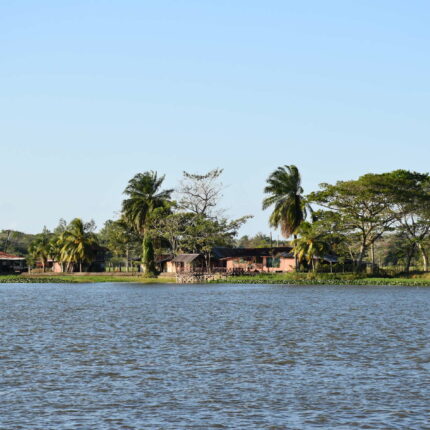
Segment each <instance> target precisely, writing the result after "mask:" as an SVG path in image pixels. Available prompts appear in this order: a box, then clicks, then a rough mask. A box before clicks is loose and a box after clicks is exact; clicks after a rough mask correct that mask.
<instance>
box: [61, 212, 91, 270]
mask: <svg viewBox="0 0 430 430" xmlns="http://www.w3.org/2000/svg"><path fill="white" fill-rule="evenodd" d="M93 229H94V224H93V223H91V222H90V223H86V224H85V223H83V222H82V220H81V219H80V218H75V219H73V220H72V221H71V222H70V224H69V225H68V226H67V229H66V230H65V231H64V233H63V234H62V235H61V241H62V248H61V260H62V261H65V262H67V263H69V264H73V263H75V264H78V265H79V271H80V272H82V265H83V264H84V263H89V262H91V260H92V259H93V257H94V254H95V250H96V246H97V244H98V242H97V236H96V235H95V233H94V232H93Z"/></svg>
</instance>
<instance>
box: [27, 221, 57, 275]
mask: <svg viewBox="0 0 430 430" xmlns="http://www.w3.org/2000/svg"><path fill="white" fill-rule="evenodd" d="M51 236H52V235H51V233H50V231H49V230H48V229H47V228H46V227H44V228H43V232H42V233H41V234H39V235H38V236H37V238H36V239H35V240H33V242H31V244H30V246H29V255H30V258H31V259H32V260H33V261H39V262H40V264H41V265H42V269H43V271H45V269H46V263H47V262H48V259H49V257H50V252H51V243H50V241H51Z"/></svg>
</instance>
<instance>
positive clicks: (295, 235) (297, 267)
mask: <svg viewBox="0 0 430 430" xmlns="http://www.w3.org/2000/svg"><path fill="white" fill-rule="evenodd" d="M293 237H294V243H295V242H296V240H297V234H294V235H293ZM294 265H295V266H296V272H297V271H298V269H299V259H298V257H297V255H294Z"/></svg>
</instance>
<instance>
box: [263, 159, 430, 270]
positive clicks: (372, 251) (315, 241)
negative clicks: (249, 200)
mask: <svg viewBox="0 0 430 430" xmlns="http://www.w3.org/2000/svg"><path fill="white" fill-rule="evenodd" d="M319 188H320V189H319V190H318V191H314V192H312V193H310V194H308V195H305V194H304V191H303V188H302V187H301V177H300V173H299V170H298V169H297V167H296V166H294V165H291V166H281V167H279V168H278V169H277V170H275V171H274V172H273V173H272V174H271V175H270V176H269V178H268V180H267V186H266V188H265V193H266V194H268V197H267V198H266V199H264V201H263V209H265V208H268V207H269V206H273V212H272V214H271V216H270V221H269V222H270V225H271V226H273V227H275V228H280V229H281V231H282V232H283V234H284V235H285V237H289V236H290V235H293V236H294V239H293V246H294V253H295V255H296V256H297V258H298V260H299V261H303V260H306V261H307V263H308V264H310V265H313V263H314V262H315V261H316V259H315V258H314V257H315V256H317V255H319V256H321V255H324V254H333V255H336V256H338V257H340V259H342V258H343V259H344V260H345V259H349V260H350V261H351V262H352V264H353V269H354V270H355V271H360V270H363V267H364V265H365V263H370V265H371V268H372V270H374V269H375V268H376V266H377V265H376V248H377V247H378V246H383V247H384V248H385V249H386V250H388V251H389V252H387V255H386V260H385V263H386V262H389V261H390V258H391V261H399V260H402V261H403V263H404V271H405V272H409V270H410V267H411V263H412V261H413V259H415V262H416V264H417V266H419V267H420V268H422V269H423V270H424V271H428V268H429V257H428V252H429V248H430V177H429V174H428V173H418V172H412V171H408V170H401V169H399V170H395V171H392V172H387V173H381V174H373V173H368V174H365V175H363V176H361V177H359V178H358V179H356V180H349V181H338V182H336V183H335V184H328V183H322V184H320V186H319ZM419 258H420V259H421V264H419V262H418V261H417V259H419ZM366 259H367V261H365V260H366Z"/></svg>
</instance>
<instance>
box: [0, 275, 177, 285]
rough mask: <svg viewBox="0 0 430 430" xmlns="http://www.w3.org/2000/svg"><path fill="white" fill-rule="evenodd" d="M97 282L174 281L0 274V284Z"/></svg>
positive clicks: (136, 277)
mask: <svg viewBox="0 0 430 430" xmlns="http://www.w3.org/2000/svg"><path fill="white" fill-rule="evenodd" d="M97 282H135V283H142V284H169V283H173V282H175V279H174V278H145V277H143V276H128V277H118V276H109V275H106V276H94V275H87V276H85V275H82V276H74V275H61V276H52V275H51V276H46V277H42V276H25V275H5V276H0V284H10V283H17V284H58V283H67V284H69V283H73V284H78V283H80V284H82V283H97Z"/></svg>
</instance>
